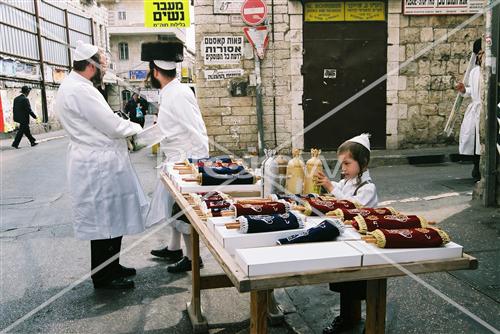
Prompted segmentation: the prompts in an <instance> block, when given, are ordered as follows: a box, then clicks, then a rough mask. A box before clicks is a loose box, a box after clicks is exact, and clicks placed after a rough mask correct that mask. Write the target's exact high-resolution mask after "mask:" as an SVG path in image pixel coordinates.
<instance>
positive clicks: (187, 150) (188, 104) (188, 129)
mask: <svg viewBox="0 0 500 334" xmlns="http://www.w3.org/2000/svg"><path fill="white" fill-rule="evenodd" d="M157 125H158V126H159V127H160V130H161V132H162V137H163V138H164V139H163V140H162V141H161V143H160V149H161V150H162V152H163V153H164V154H165V156H166V159H165V162H177V161H182V160H184V159H186V158H196V159H199V158H206V157H208V155H209V152H208V136H207V129H206V128H205V123H204V122H203V118H202V116H201V112H200V108H199V107H198V103H197V102H196V98H195V96H194V93H193V91H192V90H191V89H190V88H189V87H188V86H186V85H182V84H181V83H180V82H179V80H177V79H174V80H172V81H170V82H169V83H168V84H167V85H166V86H165V87H163V88H162V90H161V91H160V111H159V112H158V122H157ZM174 203H175V200H174V198H173V197H172V195H171V194H170V193H169V192H168V191H167V190H166V189H165V186H164V185H163V183H162V182H161V180H158V181H157V184H156V189H155V191H154V193H153V198H152V199H151V204H150V207H149V211H148V214H147V219H146V226H148V227H149V226H151V225H154V224H157V223H160V222H165V221H166V220H167V219H168V218H169V217H170V216H171V215H172V206H173V205H174ZM179 222H181V221H179ZM169 223H172V221H171V220H169Z"/></svg>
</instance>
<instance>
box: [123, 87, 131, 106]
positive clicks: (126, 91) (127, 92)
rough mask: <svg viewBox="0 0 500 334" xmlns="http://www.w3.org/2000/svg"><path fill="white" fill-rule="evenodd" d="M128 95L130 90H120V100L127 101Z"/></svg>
mask: <svg viewBox="0 0 500 334" xmlns="http://www.w3.org/2000/svg"><path fill="white" fill-rule="evenodd" d="M130 97H131V94H130V91H129V90H126V89H125V90H122V101H123V102H125V103H126V102H128V100H130Z"/></svg>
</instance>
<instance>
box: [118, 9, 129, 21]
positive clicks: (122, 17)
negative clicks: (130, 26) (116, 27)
mask: <svg viewBox="0 0 500 334" xmlns="http://www.w3.org/2000/svg"><path fill="white" fill-rule="evenodd" d="M126 19H127V12H123V11H119V12H118V20H121V21H125V20H126Z"/></svg>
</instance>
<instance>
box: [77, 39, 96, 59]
mask: <svg viewBox="0 0 500 334" xmlns="http://www.w3.org/2000/svg"><path fill="white" fill-rule="evenodd" d="M98 51H99V48H98V47H97V46H95V45H92V44H88V43H84V42H82V41H80V40H78V41H76V49H75V50H74V51H73V60H76V61H81V60H87V59H90V58H91V57H92V56H93V55H95V54H96V53H97V52H98Z"/></svg>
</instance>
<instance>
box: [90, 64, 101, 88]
mask: <svg viewBox="0 0 500 334" xmlns="http://www.w3.org/2000/svg"><path fill="white" fill-rule="evenodd" d="M90 81H92V83H93V84H94V86H101V85H102V72H101V69H100V68H98V67H96V69H95V73H94V75H93V76H92V78H90Z"/></svg>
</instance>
